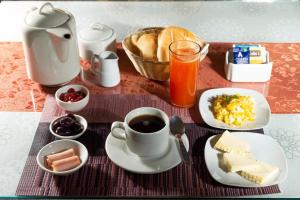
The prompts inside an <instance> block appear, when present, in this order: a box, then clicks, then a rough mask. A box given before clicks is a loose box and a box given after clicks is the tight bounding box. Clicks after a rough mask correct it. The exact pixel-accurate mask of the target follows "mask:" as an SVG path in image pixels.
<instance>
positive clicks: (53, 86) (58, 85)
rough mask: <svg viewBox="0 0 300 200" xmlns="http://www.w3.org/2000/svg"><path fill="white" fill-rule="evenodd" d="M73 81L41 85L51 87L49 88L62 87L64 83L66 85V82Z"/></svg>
mask: <svg viewBox="0 0 300 200" xmlns="http://www.w3.org/2000/svg"><path fill="white" fill-rule="evenodd" d="M71 81H72V80H70V81H67V82H64V83H60V84H56V85H44V84H40V86H43V87H49V88H55V87H61V86H63V85H66V84H68V83H70V82H71Z"/></svg>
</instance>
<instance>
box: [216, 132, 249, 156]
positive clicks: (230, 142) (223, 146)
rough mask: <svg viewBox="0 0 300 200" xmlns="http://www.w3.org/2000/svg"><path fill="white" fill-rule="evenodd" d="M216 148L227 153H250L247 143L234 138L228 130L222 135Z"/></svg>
mask: <svg viewBox="0 0 300 200" xmlns="http://www.w3.org/2000/svg"><path fill="white" fill-rule="evenodd" d="M214 148H215V149H218V150H222V151H225V152H236V153H245V152H250V145H249V144H248V143H247V142H245V141H244V140H241V139H240V138H238V137H236V136H234V134H232V133H230V132H229V131H227V130H226V131H225V132H224V133H223V134H222V135H221V137H220V138H219V140H218V141H217V142H216V144H215V145H214Z"/></svg>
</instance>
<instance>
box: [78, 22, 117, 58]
mask: <svg viewBox="0 0 300 200" xmlns="http://www.w3.org/2000/svg"><path fill="white" fill-rule="evenodd" d="M78 46H79V55H80V57H81V58H82V59H84V60H89V61H90V60H91V58H92V56H93V55H94V54H100V53H101V52H103V51H113V52H116V33H115V31H114V30H113V29H112V28H111V27H109V26H107V25H104V24H101V23H98V22H97V23H93V24H91V25H90V26H88V27H86V28H84V29H83V30H81V31H80V32H79V35H78Z"/></svg>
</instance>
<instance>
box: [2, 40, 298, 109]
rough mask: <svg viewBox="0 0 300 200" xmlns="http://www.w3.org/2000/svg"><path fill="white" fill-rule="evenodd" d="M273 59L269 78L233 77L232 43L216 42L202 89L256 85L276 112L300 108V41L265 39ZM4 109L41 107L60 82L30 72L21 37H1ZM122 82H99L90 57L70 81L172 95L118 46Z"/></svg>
mask: <svg viewBox="0 0 300 200" xmlns="http://www.w3.org/2000/svg"><path fill="white" fill-rule="evenodd" d="M263 45H264V46H266V48H267V50H269V51H270V60H271V61H273V71H272V77H271V80H270V81H268V82H265V83H233V82H230V81H228V80H226V79H225V72H224V67H223V66H224V59H225V52H226V50H227V49H229V48H230V47H231V46H232V44H231V43H212V44H211V45H210V48H209V53H208V56H207V57H206V58H205V59H204V60H203V61H202V62H201V66H200V70H199V76H198V93H199V94H201V93H202V92H203V91H205V90H206V89H209V88H219V87H239V88H248V89H254V90H257V91H258V92H261V93H262V94H264V95H265V96H266V98H267V100H268V102H269V104H270V107H271V112H272V113H299V112H300V43H291V44H288V43H267V44H263ZM0 49H1V54H0V69H1V70H0V80H1V83H5V84H1V85H0V111H42V108H43V105H44V102H45V96H46V95H47V94H53V93H54V92H55V90H56V89H57V88H48V87H43V86H40V85H39V84H37V83H34V82H33V81H31V80H29V79H28V78H27V76H26V67H25V60H24V54H23V49H22V44H21V43H16V42H3V43H0ZM118 55H119V57H120V61H119V66H120V70H121V83H120V84H119V85H118V86H116V87H114V88H103V87H99V86H97V85H96V84H95V83H94V81H93V77H92V75H91V74H90V73H89V70H88V68H89V66H88V63H86V62H84V61H82V63H81V64H82V66H83V70H82V73H81V76H78V77H77V78H76V79H75V80H73V81H72V82H71V83H79V84H83V85H86V86H87V87H88V88H89V89H90V90H91V92H92V93H100V94H105V93H108V94H111V93H115V94H119V93H123V94H127V93H131V94H132V93H134V94H150V95H157V96H159V97H161V98H163V99H165V100H166V101H169V92H168V82H155V81H151V80H148V79H146V78H144V77H142V76H140V75H139V74H138V72H137V71H136V70H135V69H134V67H133V65H132V64H131V62H130V61H129V59H128V57H127V56H126V54H125V52H124V51H123V50H122V49H121V48H120V45H119V47H118Z"/></svg>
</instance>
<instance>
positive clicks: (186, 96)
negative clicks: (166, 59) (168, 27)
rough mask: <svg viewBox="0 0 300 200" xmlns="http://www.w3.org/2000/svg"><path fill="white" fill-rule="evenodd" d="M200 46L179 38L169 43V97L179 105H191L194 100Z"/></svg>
mask: <svg viewBox="0 0 300 200" xmlns="http://www.w3.org/2000/svg"><path fill="white" fill-rule="evenodd" d="M200 51H201V47H200V45H199V44H197V43H196V42H192V41H188V40H180V41H176V42H173V43H171V44H170V46H169V52H170V97H171V103H172V104H173V105H175V106H179V107H192V106H193V105H194V104H195V100H196V91H197V75H198V68H199V62H200V61H199V58H200Z"/></svg>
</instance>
